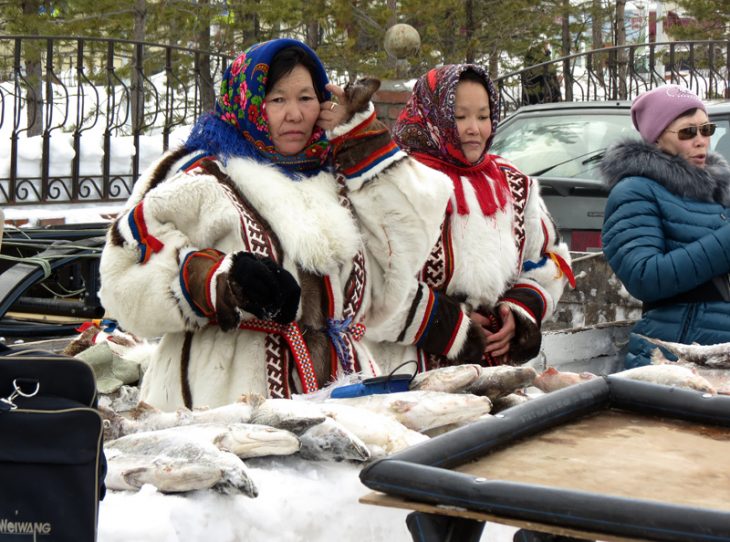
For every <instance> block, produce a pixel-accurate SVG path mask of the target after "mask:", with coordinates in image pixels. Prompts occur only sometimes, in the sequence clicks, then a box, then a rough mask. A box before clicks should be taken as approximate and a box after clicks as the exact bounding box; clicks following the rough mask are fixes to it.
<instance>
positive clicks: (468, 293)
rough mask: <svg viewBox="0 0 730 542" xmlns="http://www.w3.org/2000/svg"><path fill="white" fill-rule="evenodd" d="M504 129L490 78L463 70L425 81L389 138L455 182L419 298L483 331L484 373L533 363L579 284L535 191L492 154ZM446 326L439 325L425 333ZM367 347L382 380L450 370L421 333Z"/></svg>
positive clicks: (432, 74)
mask: <svg viewBox="0 0 730 542" xmlns="http://www.w3.org/2000/svg"><path fill="white" fill-rule="evenodd" d="M498 119H499V109H498V95H497V93H496V91H495V89H494V87H493V85H492V82H491V80H490V78H489V75H488V74H487V73H486V71H485V70H484V69H483V68H482V67H481V66H478V65H473V64H457V65H448V66H443V67H440V68H436V69H432V70H430V71H429V72H428V73H426V74H425V75H423V76H422V77H420V78H419V79H418V81H417V82H416V84H415V86H414V89H413V93H412V94H411V97H410V98H409V100H408V102H407V103H406V106H405V108H404V110H403V112H402V113H401V115H400V117H399V118H398V120H397V122H396V124H395V126H394V128H393V134H394V138H395V140H396V142H397V143H398V145H399V146H400V147H401V148H402V149H403V150H405V151H406V152H408V153H409V155H410V156H411V157H413V158H415V159H416V160H418V161H419V162H421V163H423V164H425V165H428V166H429V167H432V168H434V169H437V170H438V171H441V172H443V173H445V174H446V175H448V177H449V179H450V180H451V196H450V201H449V205H448V207H447V210H446V214H445V216H444V219H443V223H442V225H441V234H440V236H439V239H438V242H437V243H436V244H435V245H434V247H433V249H432V251H431V254H430V255H429V258H428V259H427V260H426V261H425V264H424V265H423V266H422V268H421V270H420V279H421V281H422V282H421V286H420V290H419V295H421V296H422V297H423V298H427V299H429V303H431V304H432V305H433V306H436V307H438V306H440V305H442V304H447V303H459V304H460V306H461V308H462V313H460V315H459V316H460V317H464V318H466V317H470V318H472V319H473V320H475V321H477V322H479V323H480V324H481V326H482V328H483V330H484V332H485V335H486V337H487V338H486V347H485V351H484V355H483V359H482V360H481V363H483V364H486V365H493V364H500V363H519V362H524V361H527V360H529V359H531V358H532V357H534V356H535V355H537V354H538V352H539V349H540V342H541V332H540V328H541V324H542V322H543V321H544V320H545V319H547V318H549V317H550V316H551V315H552V314H553V312H554V311H555V307H556V304H557V302H558V300H559V299H560V296H561V295H562V293H563V289H564V287H565V284H566V282H568V281H571V282H573V280H574V279H573V275H572V271H571V269H570V255H569V252H568V248H567V246H566V245H565V243H562V242H561V241H560V238H559V235H558V230H557V228H556V226H555V224H554V223H553V221H552V219H551V217H550V215H549V214H548V212H547V209H546V207H545V205H544V202H543V201H542V198H541V197H540V192H539V187H538V184H537V181H536V180H535V179H531V178H530V177H528V176H527V175H525V174H524V173H522V172H521V171H519V170H518V169H517V168H516V167H515V166H514V165H512V164H511V163H510V162H508V161H507V160H505V159H503V158H501V157H500V156H496V155H493V154H489V146H490V143H491V141H492V138H493V136H494V133H495V131H496V129H497V121H498ZM447 324H448V320H446V319H444V318H438V317H433V318H431V319H430V320H428V321H424V322H423V323H422V328H421V329H422V330H423V331H424V332H428V331H429V330H431V329H434V328H439V327H445V326H446V325H447ZM368 338H369V339H372V340H374V341H381V342H380V344H378V345H377V346H376V347H374V348H375V349H377V351H378V356H379V359H381V360H382V363H383V365H384V370H385V366H387V368H388V369H394V368H395V366H396V365H397V364H399V363H402V362H403V361H406V360H408V359H418V361H419V366H420V370H426V369H430V368H434V367H438V366H441V365H448V364H452V363H453V362H454V361H453V360H449V359H447V358H446V357H445V356H443V355H439V354H442V352H438V351H435V350H434V348H433V347H432V345H430V344H429V336H428V335H427V334H425V333H424V335H419V336H416V341H414V342H413V343H410V344H411V345H410V347H405V348H404V347H403V346H402V345H392V344H388V343H387V342H383V340H384V339H386V338H385V337H379V336H377V330H373V333H368ZM386 340H387V339H386ZM404 343H405V341H403V342H402V344H404ZM406 344H407V343H406ZM386 360H387V363H386Z"/></svg>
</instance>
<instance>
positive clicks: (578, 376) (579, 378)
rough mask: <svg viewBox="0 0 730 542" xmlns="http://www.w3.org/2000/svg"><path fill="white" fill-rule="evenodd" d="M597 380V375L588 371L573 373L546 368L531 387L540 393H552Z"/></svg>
mask: <svg viewBox="0 0 730 542" xmlns="http://www.w3.org/2000/svg"><path fill="white" fill-rule="evenodd" d="M594 378H598V377H597V375H595V374H593V373H590V372H588V371H583V372H581V373H574V372H571V371H560V370H558V369H556V368H555V367H548V368H547V369H545V370H544V371H543V372H542V373H540V374H539V375H538V376H537V378H535V380H534V381H533V383H532V385H533V386H535V387H536V388H537V389H539V390H540V391H543V392H545V393H550V392H553V391H557V390H561V389H563V388H567V387H568V386H573V385H574V384H580V383H582V382H587V381H589V380H593V379H594Z"/></svg>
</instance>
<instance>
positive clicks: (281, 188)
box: [100, 39, 480, 409]
mask: <svg viewBox="0 0 730 542" xmlns="http://www.w3.org/2000/svg"><path fill="white" fill-rule="evenodd" d="M377 86H378V84H377V82H376V81H375V82H374V81H373V80H369V81H365V82H363V83H361V84H356V85H354V86H352V87H351V88H349V89H348V90H346V91H345V90H343V89H341V88H339V87H337V86H335V85H331V84H328V82H327V76H326V74H325V72H324V69H323V67H322V65H321V63H320V61H319V59H318V58H317V56H316V55H315V53H314V52H313V51H312V50H311V49H309V48H308V47H307V46H306V45H304V44H303V43H300V42H298V41H295V40H288V39H280V40H274V41H270V42H266V43H261V44H257V45H254V46H252V47H251V48H249V49H248V50H247V51H246V52H244V53H243V54H242V55H241V56H239V57H238V58H237V59H236V60H235V62H233V64H232V65H231V66H229V68H228V69H227V70H226V72H225V74H224V77H223V82H222V84H221V93H220V95H219V97H218V100H217V103H216V107H215V111H214V112H212V113H209V114H206V115H204V116H202V117H201V118H200V119H199V120H198V122H197V123H196V124H195V126H194V128H193V130H192V132H191V135H190V137H189V139H188V140H187V142H186V144H185V145H184V147H183V148H181V149H178V150H176V151H174V152H171V153H168V154H167V155H165V156H164V157H163V158H161V159H160V161H159V162H158V163H157V164H155V165H154V166H152V167H151V168H150V169H149V170H148V171H147V172H146V173H145V174H144V175H143V176H142V178H141V179H140V180H139V181H138V182H137V183H136V185H135V189H134V193H133V195H132V196H131V197H130V199H129V202H128V205H127V209H126V211H125V212H124V213H122V214H121V215H120V216H119V218H118V219H117V220H116V221H115V223H114V224H113V225H112V227H111V228H110V231H109V235H108V241H107V245H106V247H105V249H104V253H103V255H102V261H101V279H102V288H101V292H100V296H101V299H102V302H103V304H104V307H105V308H106V309H107V312H108V314H109V315H110V316H111V317H114V318H116V319H117V320H118V321H119V322H120V324H121V325H122V327H124V328H125V329H127V330H129V331H132V332H134V333H136V334H139V335H142V336H146V337H158V336H162V339H161V341H160V343H159V346H158V347H157V349H156V351H155V353H154V355H153V356H152V358H151V360H150V364H149V368H148V369H147V371H146V373H145V375H144V379H143V384H142V396H141V398H142V399H143V400H145V401H147V402H148V403H151V404H153V405H155V406H157V407H159V408H163V409H174V408H177V407H180V406H183V405H185V406H188V407H192V406H202V405H208V406H215V405H221V404H225V403H229V402H232V401H235V400H237V399H238V398H239V397H240V395H241V394H243V393H251V392H255V393H259V394H263V395H267V396H270V397H288V396H290V395H291V394H292V393H306V392H311V391H314V390H316V389H317V388H318V387H321V386H322V385H323V384H325V383H327V382H328V381H330V380H331V379H332V378H333V377H335V376H337V375H340V374H343V373H349V372H353V371H360V372H362V373H363V374H364V375H366V376H367V375H371V376H372V375H376V374H378V372H379V371H378V367H377V365H376V364H375V362H374V360H373V359H372V357H371V355H370V353H369V351H368V350H367V348H366V347H365V346H364V343H363V342H362V341H360V338H361V336H362V334H363V333H364V331H365V328H366V326H367V328H368V329H372V330H373V332H376V333H379V334H381V335H382V336H384V337H386V338H388V339H389V340H398V338H399V337H401V336H402V337H404V339H403V340H412V339H413V336H414V335H415V334H416V333H417V332H418V329H419V325H420V321H418V320H417V318H418V317H419V315H420V316H421V317H422V316H423V315H424V314H426V312H427V310H428V309H429V307H428V299H424V298H422V297H420V296H419V295H418V293H419V291H418V282H417V281H416V279H415V278H414V277H415V275H416V272H417V269H418V268H419V266H420V264H421V263H422V262H423V260H424V259H425V258H426V256H427V254H428V251H429V249H430V247H431V246H432V245H433V243H434V242H435V240H436V238H437V237H438V231H439V225H440V222H441V217H442V216H443V211H444V208H445V207H446V204H447V200H448V193H449V184H448V179H446V178H445V177H444V176H443V175H441V174H439V173H438V172H435V171H433V170H431V169H429V168H426V167H425V166H423V165H421V164H418V163H417V162H415V161H414V160H412V159H410V158H408V157H407V156H406V154H405V153H403V152H402V151H401V150H400V149H399V148H398V147H397V146H396V145H395V144H394V143H393V141H392V140H391V138H390V134H389V132H388V131H387V130H384V129H382V125H380V124H379V122H378V121H377V120H376V119H375V115H374V112H373V111H374V109H373V107H372V104H371V103H370V95H371V94H372V93H373V92H374V91H375V90H376V89H377ZM333 94H334V96H335V97H336V98H337V102H335V101H333V100H332V97H331V96H332V95H333ZM333 164H334V165H333ZM375 178H377V182H371V181H372V180H373V179H375ZM414 315H415V316H414ZM470 325H471V328H470V327H469V326H470ZM459 326H460V327H458V328H457V330H459V331H460V333H461V334H460V336H459V337H458V339H457V340H456V341H452V344H451V353H452V355H453V356H457V357H458V356H459V355H462V354H463V355H466V353H468V352H472V353H473V352H474V351H475V349H474V348H472V349H471V350H470V349H469V345H471V344H476V345H477V346H479V344H480V343H479V342H478V341H477V340H476V339H478V329H479V328H478V327H477V326H476V324H470V323H469V322H468V320H467V322H466V323H464V322H462V323H460V324H459ZM470 329H471V332H470ZM470 341H471V342H470ZM475 341H476V342H475ZM476 352H480V350H479V349H476Z"/></svg>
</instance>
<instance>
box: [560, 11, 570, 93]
mask: <svg viewBox="0 0 730 542" xmlns="http://www.w3.org/2000/svg"><path fill="white" fill-rule="evenodd" d="M562 7H563V13H562V16H561V23H562V24H561V30H562V32H561V39H560V43H561V52H562V55H563V56H564V57H567V56H569V55H570V46H571V43H572V41H571V36H570V0H563V6H562ZM563 82H564V83H565V101H566V102H570V101H573V77H572V75H571V73H570V60H564V61H563Z"/></svg>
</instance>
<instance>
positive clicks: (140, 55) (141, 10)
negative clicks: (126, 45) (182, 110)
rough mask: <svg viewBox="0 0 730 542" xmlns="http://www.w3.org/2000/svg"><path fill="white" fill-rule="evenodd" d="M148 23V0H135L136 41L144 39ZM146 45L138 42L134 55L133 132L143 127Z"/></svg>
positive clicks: (131, 100) (134, 35)
mask: <svg viewBox="0 0 730 542" xmlns="http://www.w3.org/2000/svg"><path fill="white" fill-rule="evenodd" d="M146 23H147V4H146V0H134V25H133V27H132V38H133V39H134V41H139V42H141V41H144V39H145V24H146ZM143 63H144V46H143V45H142V44H139V43H138V44H136V45H135V46H134V55H133V57H132V74H131V85H130V89H129V93H130V97H129V99H130V102H131V106H132V107H131V109H132V111H131V113H132V132H133V133H135V134H136V133H139V132H140V131H141V129H142V123H143V120H144V78H143V77H142V74H143V73H144V66H143Z"/></svg>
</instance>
